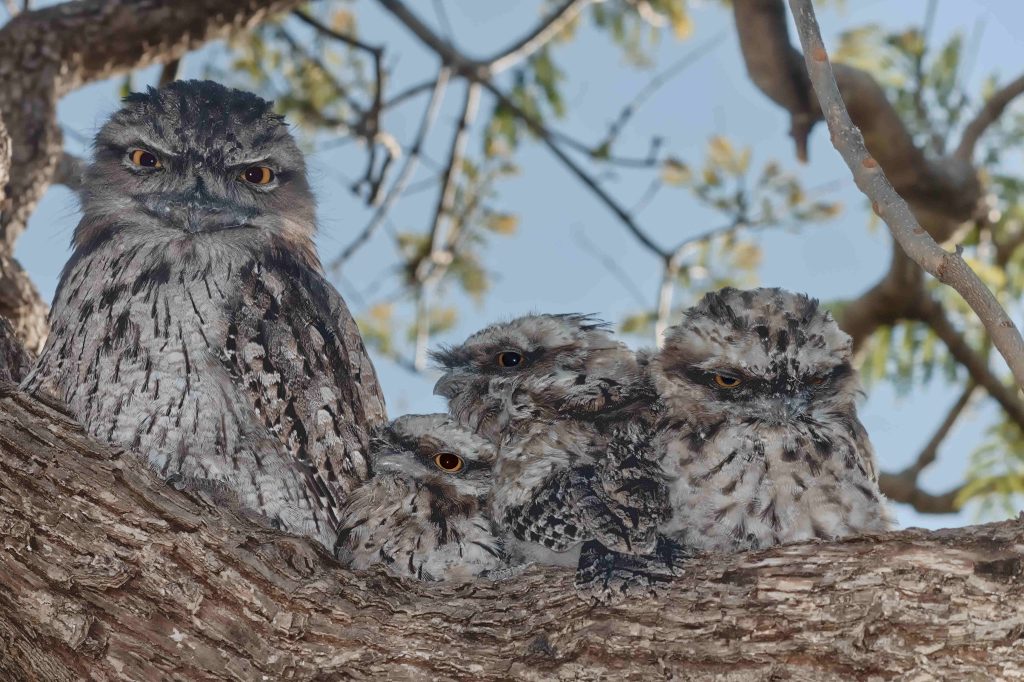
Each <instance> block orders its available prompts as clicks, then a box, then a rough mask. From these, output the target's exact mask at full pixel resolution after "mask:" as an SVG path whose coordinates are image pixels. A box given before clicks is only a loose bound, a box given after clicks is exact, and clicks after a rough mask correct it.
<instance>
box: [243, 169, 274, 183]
mask: <svg viewBox="0 0 1024 682" xmlns="http://www.w3.org/2000/svg"><path fill="white" fill-rule="evenodd" d="M241 177H242V179H243V180H245V181H246V182H248V183H249V184H252V185H268V184H270V182H271V181H272V180H273V179H274V171H272V170H270V169H269V168H267V167H266V166H249V167H248V168H246V169H245V170H244V171H242V175H241Z"/></svg>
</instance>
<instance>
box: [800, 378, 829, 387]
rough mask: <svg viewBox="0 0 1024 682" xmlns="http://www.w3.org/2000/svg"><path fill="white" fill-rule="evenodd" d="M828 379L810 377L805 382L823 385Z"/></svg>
mask: <svg viewBox="0 0 1024 682" xmlns="http://www.w3.org/2000/svg"><path fill="white" fill-rule="evenodd" d="M826 381H828V377H810V378H809V379H807V380H806V382H805V383H807V384H810V385H811V386H821V385H822V384H823V383H825V382H826Z"/></svg>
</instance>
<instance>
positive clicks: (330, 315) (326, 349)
mask: <svg viewBox="0 0 1024 682" xmlns="http://www.w3.org/2000/svg"><path fill="white" fill-rule="evenodd" d="M227 304H228V314H229V320H230V322H229V329H228V335H229V338H228V347H227V352H226V353H225V358H224V360H225V362H226V363H227V364H228V366H229V369H230V370H231V371H232V372H233V373H234V374H235V375H236V376H237V378H238V380H239V381H240V383H241V385H242V386H244V387H245V390H244V391H243V392H242V393H243V395H247V396H248V397H249V398H250V400H251V401H252V406H253V408H254V409H255V410H256V412H257V413H258V414H259V415H260V417H261V418H262V419H263V421H264V423H265V424H266V426H267V428H268V429H270V431H271V433H273V434H274V435H275V436H276V438H277V439H278V440H279V441H280V443H281V444H282V445H283V447H284V448H285V450H286V452H288V453H289V454H290V455H291V457H293V458H294V460H295V461H296V462H297V463H300V464H301V465H302V466H303V468H304V471H305V476H306V482H307V485H308V486H309V488H310V490H311V491H314V492H315V494H316V495H317V497H318V498H319V499H320V503H321V504H322V505H323V506H324V508H325V516H326V517H327V519H328V520H329V522H330V523H331V524H332V527H336V526H337V518H336V515H337V509H338V507H339V505H340V504H341V503H342V502H343V501H344V496H345V495H347V494H348V492H349V491H351V490H352V489H353V488H354V487H355V486H356V485H358V484H359V483H361V482H362V481H364V480H365V479H366V477H367V475H368V472H367V465H366V449H367V442H368V434H367V433H366V432H365V431H364V429H363V428H362V427H361V426H360V425H361V424H366V425H368V426H373V425H375V424H378V423H382V422H383V421H384V420H385V419H386V416H385V410H384V398H383V396H382V395H381V393H380V388H379V384H378V382H377V380H376V376H375V372H374V369H373V365H372V363H371V362H370V359H369V357H368V355H367V353H366V349H365V347H364V346H363V342H362V340H361V338H360V336H359V332H358V329H357V328H356V324H355V321H354V320H353V319H352V316H351V314H350V313H349V311H348V309H347V307H346V306H345V303H344V301H342V299H341V297H340V296H339V295H338V294H337V292H335V291H334V289H333V288H332V287H331V286H330V285H329V284H328V283H327V282H326V281H325V280H324V279H323V277H322V276H321V275H320V274H319V273H318V272H316V271H314V270H312V269H311V268H310V267H308V266H307V265H305V264H304V263H302V262H300V261H297V260H294V259H292V258H290V257H288V256H287V255H283V254H281V255H277V254H275V256H273V257H271V258H269V259H264V260H263V261H262V262H260V261H253V262H252V263H251V264H250V265H248V266H246V268H245V269H244V271H243V273H242V286H241V287H240V288H239V291H238V293H237V294H236V295H235V296H234V297H233V298H232V299H231V300H229V301H228V302H227Z"/></svg>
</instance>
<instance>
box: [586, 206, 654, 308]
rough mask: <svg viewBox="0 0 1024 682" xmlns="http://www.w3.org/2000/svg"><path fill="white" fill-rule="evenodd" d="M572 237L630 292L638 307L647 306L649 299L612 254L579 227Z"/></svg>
mask: <svg viewBox="0 0 1024 682" xmlns="http://www.w3.org/2000/svg"><path fill="white" fill-rule="evenodd" d="M572 236H573V239H575V240H576V243H577V244H579V246H580V248H581V249H583V250H584V251H586V252H587V253H589V254H590V255H592V256H593V257H594V258H595V260H597V261H598V262H599V263H600V264H601V265H602V266H603V267H604V269H605V270H607V271H608V273H609V274H610V275H611V276H612V277H614V278H615V279H616V280H618V282H619V284H621V285H622V288H623V289H625V290H626V291H628V292H629V294H630V296H632V297H633V300H634V301H635V302H636V303H637V305H641V306H646V305H647V297H646V296H645V295H644V294H643V292H641V291H640V287H638V286H637V284H636V282H634V281H633V279H632V278H631V277H630V276H629V274H628V273H627V272H626V271H625V270H624V269H623V268H622V266H621V265H619V260H618V259H616V258H615V257H614V256H612V255H611V254H609V253H606V252H604V251H602V250H601V248H600V247H598V245H597V244H595V243H594V242H593V241H591V239H590V237H588V236H587V233H586V232H585V231H584V230H582V229H580V228H579V226H578V225H577V226H575V227H574V228H573V231H572Z"/></svg>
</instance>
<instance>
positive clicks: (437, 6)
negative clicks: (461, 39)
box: [434, 0, 455, 43]
mask: <svg viewBox="0 0 1024 682" xmlns="http://www.w3.org/2000/svg"><path fill="white" fill-rule="evenodd" d="M434 16H435V17H437V23H438V24H439V25H440V26H441V35H443V36H444V39H445V40H447V41H448V42H449V43H450V42H452V36H454V35H455V32H454V31H452V22H451V20H450V19H449V18H448V10H446V9H445V8H444V0H434Z"/></svg>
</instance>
